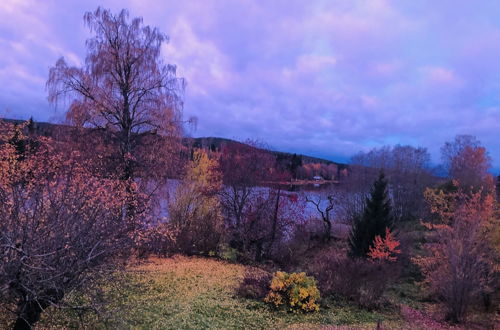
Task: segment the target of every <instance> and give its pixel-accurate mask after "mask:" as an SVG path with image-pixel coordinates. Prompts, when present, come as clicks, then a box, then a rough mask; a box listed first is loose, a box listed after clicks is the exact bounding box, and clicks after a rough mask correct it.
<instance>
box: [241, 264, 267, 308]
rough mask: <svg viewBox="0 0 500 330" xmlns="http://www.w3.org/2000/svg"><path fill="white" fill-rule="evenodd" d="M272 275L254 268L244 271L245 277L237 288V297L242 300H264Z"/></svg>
mask: <svg viewBox="0 0 500 330" xmlns="http://www.w3.org/2000/svg"><path fill="white" fill-rule="evenodd" d="M271 279H272V274H271V273H269V272H267V271H265V270H263V269H260V268H255V267H249V268H247V269H246V270H245V277H244V278H243V281H242V282H241V284H240V286H239V287H238V291H237V293H238V295H239V296H241V297H244V298H251V299H258V300H261V299H264V297H265V296H266V294H267V293H268V291H269V284H270V282H271Z"/></svg>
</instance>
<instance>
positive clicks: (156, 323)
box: [40, 257, 403, 329]
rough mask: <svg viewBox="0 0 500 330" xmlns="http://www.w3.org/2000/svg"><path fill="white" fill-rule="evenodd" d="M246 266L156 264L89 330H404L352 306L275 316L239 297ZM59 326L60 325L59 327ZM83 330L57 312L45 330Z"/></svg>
mask: <svg viewBox="0 0 500 330" xmlns="http://www.w3.org/2000/svg"><path fill="white" fill-rule="evenodd" d="M244 272H245V266H242V265H235V264H229V263H225V262H221V261H216V260H212V259H204V258H187V257H175V258H170V259H151V260H149V261H148V262H146V263H144V264H142V265H139V266H136V267H134V268H132V269H131V270H130V271H129V274H128V275H127V278H128V282H129V283H128V284H132V285H126V289H125V290H123V291H124V295H121V296H120V298H119V299H118V298H116V299H115V301H114V303H112V304H111V306H109V308H110V309H112V313H110V314H109V316H108V318H107V320H106V321H103V320H102V319H101V320H99V321H98V320H97V319H95V318H91V319H86V320H85V321H84V323H83V326H84V327H86V328H92V329H94V328H112V329H115V328H119V329H130V328H133V329H208V328H210V329H262V328H267V329H276V328H279V329H282V328H296V329H304V328H322V327H323V326H329V327H332V326H337V325H343V326H345V327H341V328H349V329H352V328H355V329H359V328H366V329H374V328H375V326H376V321H377V320H378V319H384V322H383V325H384V328H386V329H387V328H395V329H396V328H402V327H403V326H402V325H403V324H402V323H401V321H399V320H398V317H397V316H392V317H390V316H389V317H388V316H387V315H385V316H384V315H380V314H376V313H370V312H366V311H362V310H359V309H357V308H355V307H352V306H346V305H337V306H335V305H331V306H324V305H323V306H322V309H321V311H320V312H319V313H315V314H301V313H299V314H293V313H286V312H281V311H274V310H272V309H271V308H269V307H268V306H267V305H265V304H264V303H262V302H258V301H253V300H248V299H243V298H239V297H237V296H236V294H235V290H236V289H237V287H238V285H239V283H240V281H241V280H242V278H243V275H244ZM49 313H50V312H49ZM55 320H57V321H55ZM68 326H69V327H82V323H79V322H78V321H77V318H76V317H75V316H71V315H70V314H68V313H62V312H56V313H55V315H54V314H53V316H52V317H51V320H49V319H47V318H46V319H44V320H43V321H42V322H41V324H40V328H53V327H56V328H60V327H68Z"/></svg>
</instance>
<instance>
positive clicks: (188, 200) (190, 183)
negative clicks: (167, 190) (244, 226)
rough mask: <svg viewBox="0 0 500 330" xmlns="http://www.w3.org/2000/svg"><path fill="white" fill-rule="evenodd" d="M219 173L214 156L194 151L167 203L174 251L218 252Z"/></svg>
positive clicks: (221, 227)
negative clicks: (183, 174)
mask: <svg viewBox="0 0 500 330" xmlns="http://www.w3.org/2000/svg"><path fill="white" fill-rule="evenodd" d="M220 176H221V174H220V172H219V171H218V161H217V159H215V158H213V159H211V158H210V157H209V156H208V154H207V153H206V152H204V151H203V150H195V151H194V154H193V161H192V162H191V163H190V164H189V166H188V168H187V173H186V176H185V178H184V180H183V182H181V183H180V185H179V186H178V187H177V189H176V191H175V196H174V198H173V199H172V200H171V201H170V203H169V205H168V207H169V226H170V230H171V232H172V233H173V234H174V238H175V240H174V246H173V247H174V250H175V252H180V253H186V254H204V255H213V254H215V252H216V251H217V248H218V245H219V244H220V242H221V239H222V236H223V231H224V223H223V218H222V214H221V205H220V201H219V198H218V196H217V193H218V191H219V190H220V188H221V184H222V183H221V178H220Z"/></svg>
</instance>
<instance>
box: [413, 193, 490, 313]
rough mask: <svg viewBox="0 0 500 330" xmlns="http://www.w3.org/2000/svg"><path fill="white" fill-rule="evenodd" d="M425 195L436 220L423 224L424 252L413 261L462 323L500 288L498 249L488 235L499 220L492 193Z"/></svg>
mask: <svg viewBox="0 0 500 330" xmlns="http://www.w3.org/2000/svg"><path fill="white" fill-rule="evenodd" d="M459 188H460V187H459ZM426 199H427V201H428V202H429V206H430V208H431V211H432V212H433V213H434V214H435V215H437V221H435V222H434V223H423V225H424V226H425V228H427V229H428V231H429V232H428V235H427V238H428V242H427V243H426V244H424V246H423V247H424V251H425V254H423V255H419V256H417V257H415V258H414V259H413V261H414V262H415V263H416V264H417V265H418V266H419V267H420V270H421V272H422V274H423V275H424V281H423V282H422V285H423V286H424V288H426V289H427V290H428V291H429V293H431V294H432V295H434V296H435V297H437V298H438V299H439V300H441V301H442V302H443V304H444V306H445V312H446V317H447V319H448V320H450V321H453V322H463V321H465V320H466V317H467V313H468V311H469V310H470V307H471V305H472V304H473V303H474V302H475V301H478V300H479V299H481V296H482V297H483V299H484V298H486V299H488V297H491V295H492V294H494V293H495V291H496V290H497V289H498V284H496V282H498V281H497V279H498V264H497V263H496V261H495V258H496V257H495V256H497V255H498V254H496V253H495V249H494V246H492V242H491V240H490V239H489V238H490V237H491V236H490V235H491V233H492V230H491V229H492V228H494V227H495V226H498V221H499V219H498V218H497V217H495V216H494V214H493V203H494V200H493V196H492V194H487V195H486V196H483V192H482V191H478V192H472V193H471V192H464V191H462V190H461V189H459V190H458V191H457V192H448V193H443V192H442V191H437V190H434V189H428V190H427V191H426ZM485 303H487V301H485ZM485 305H486V304H485Z"/></svg>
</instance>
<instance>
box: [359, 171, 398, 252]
mask: <svg viewBox="0 0 500 330" xmlns="http://www.w3.org/2000/svg"><path fill="white" fill-rule="evenodd" d="M391 213H392V212H391V204H390V200H389V196H388V192H387V180H386V179H385V176H384V173H382V172H381V173H380V175H379V177H378V179H377V180H376V181H375V182H374V183H373V187H372V190H371V196H370V198H368V199H367V200H366V206H365V208H364V211H363V214H362V215H360V216H359V217H358V218H357V219H356V220H355V221H354V224H353V226H352V230H351V233H350V235H349V247H350V255H351V256H352V257H363V258H364V257H366V255H367V253H368V251H369V249H370V246H372V245H373V241H374V240H375V236H377V235H380V236H381V237H383V238H385V229H386V228H389V229H392V224H393V223H392V215H391Z"/></svg>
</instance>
